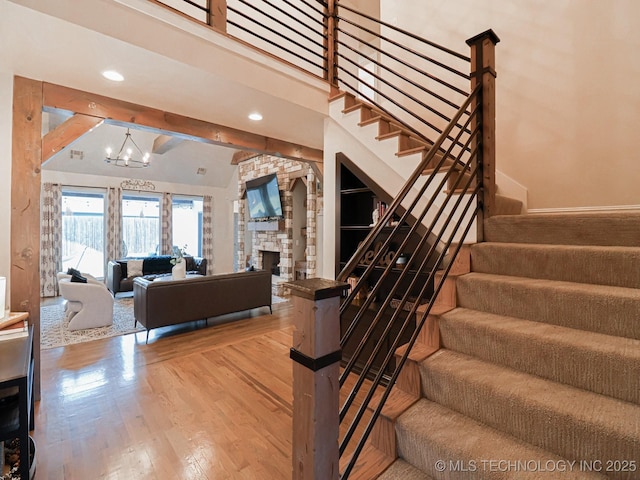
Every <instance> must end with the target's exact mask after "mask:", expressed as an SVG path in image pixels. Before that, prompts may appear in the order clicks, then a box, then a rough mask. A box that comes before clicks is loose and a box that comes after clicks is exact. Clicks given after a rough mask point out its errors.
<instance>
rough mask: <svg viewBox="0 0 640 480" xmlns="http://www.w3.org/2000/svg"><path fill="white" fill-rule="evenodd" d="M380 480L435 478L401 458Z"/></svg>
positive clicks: (431, 479) (426, 479) (430, 479)
mask: <svg viewBox="0 0 640 480" xmlns="http://www.w3.org/2000/svg"><path fill="white" fill-rule="evenodd" d="M378 480H433V478H432V477H430V476H429V475H427V474H426V473H424V472H423V471H422V470H418V469H417V468H416V467H414V466H413V465H411V464H410V463H407V462H405V461H404V460H402V459H401V458H399V459H398V460H396V461H395V462H393V464H392V465H391V466H390V467H389V468H388V469H387V470H386V471H385V472H384V473H383V474H382V475H380V476H379V477H378Z"/></svg>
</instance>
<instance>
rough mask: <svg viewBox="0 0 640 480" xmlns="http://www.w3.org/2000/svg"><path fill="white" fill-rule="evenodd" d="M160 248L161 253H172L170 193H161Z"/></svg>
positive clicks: (171, 201)
mask: <svg viewBox="0 0 640 480" xmlns="http://www.w3.org/2000/svg"><path fill="white" fill-rule="evenodd" d="M160 215H161V216H162V225H161V227H160V229H161V237H162V240H161V242H160V243H161V249H162V254H163V255H171V254H172V253H173V221H172V218H173V200H172V197H171V194H170V193H167V192H165V193H163V194H162V213H161V214H160Z"/></svg>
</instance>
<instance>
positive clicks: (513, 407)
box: [403, 349, 640, 478]
mask: <svg viewBox="0 0 640 480" xmlns="http://www.w3.org/2000/svg"><path fill="white" fill-rule="evenodd" d="M420 370H421V377H422V388H423V392H424V395H425V397H426V398H427V399H429V400H431V401H434V402H437V403H439V404H440V405H442V406H445V407H447V408H450V409H451V410H454V411H457V412H459V413H461V414H463V415H466V416H468V417H470V418H473V419H475V420H477V421H479V422H482V423H484V424H486V425H488V426H490V427H492V428H495V429H497V430H500V431H502V432H505V433H508V434H510V435H512V436H514V437H516V438H519V439H521V440H523V441H526V442H527V443H531V444H532V445H535V446H538V447H540V448H542V449H544V450H548V451H550V452H554V453H555V454H556V455H559V456H561V457H563V458H567V459H569V460H581V459H584V460H587V459H598V460H601V461H602V462H603V463H605V462H606V461H613V460H620V459H627V460H637V461H640V406H638V405H634V404H632V403H628V402H624V401H621V400H617V399H614V398H610V397H607V396H604V395H599V394H596V393H592V392H587V391H585V390H581V389H577V388H574V387H570V386H567V385H562V384H559V383H555V382H551V381H549V380H545V379H542V378H539V377H536V376H533V375H528V374H525V373H522V372H518V371H515V370H512V369H510V368H506V367H502V366H499V365H495V364H492V363H489V362H485V361H482V360H480V359H477V358H473V357H470V356H467V355H464V354H461V353H458V352H453V351H450V350H446V349H443V350H440V351H439V352H438V353H436V354H434V355H432V356H431V357H429V358H428V359H426V360H425V361H424V362H422V363H421V365H420ZM403 458H405V459H406V457H405V456H403ZM412 463H414V462H412ZM615 478H632V477H628V476H625V475H619V476H616V477H615Z"/></svg>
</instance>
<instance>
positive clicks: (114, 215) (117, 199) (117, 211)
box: [104, 187, 126, 272]
mask: <svg viewBox="0 0 640 480" xmlns="http://www.w3.org/2000/svg"><path fill="white" fill-rule="evenodd" d="M106 250H107V251H106V253H107V255H106V257H105V270H104V271H105V272H106V271H107V269H106V263H107V262H108V261H109V260H116V259H118V258H122V257H123V256H126V252H124V251H123V246H122V189H121V188H120V187H109V190H108V191H107V248H106Z"/></svg>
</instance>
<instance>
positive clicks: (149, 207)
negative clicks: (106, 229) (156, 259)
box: [122, 194, 160, 257]
mask: <svg viewBox="0 0 640 480" xmlns="http://www.w3.org/2000/svg"><path fill="white" fill-rule="evenodd" d="M122 242H123V247H122V248H123V251H122V255H123V256H124V257H146V256H148V255H159V254H160V198H159V197H158V196H157V195H138V194H136V195H123V196H122Z"/></svg>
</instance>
